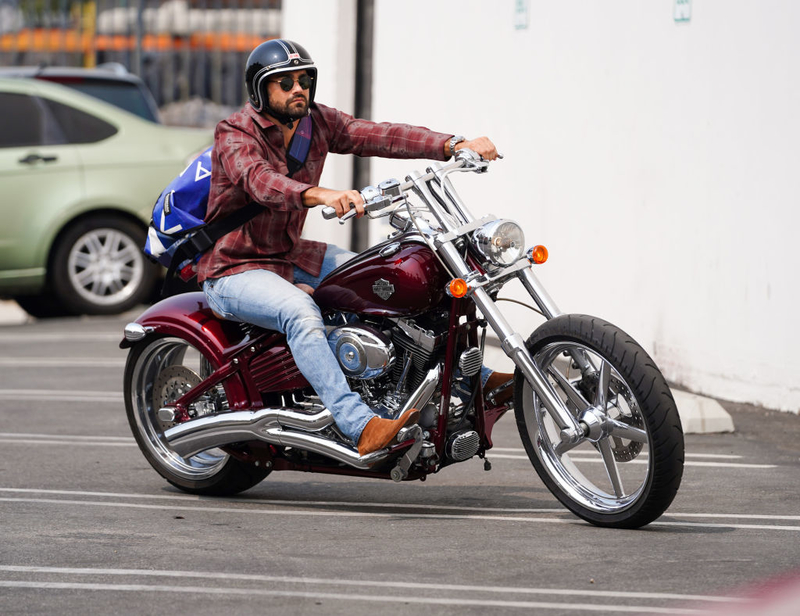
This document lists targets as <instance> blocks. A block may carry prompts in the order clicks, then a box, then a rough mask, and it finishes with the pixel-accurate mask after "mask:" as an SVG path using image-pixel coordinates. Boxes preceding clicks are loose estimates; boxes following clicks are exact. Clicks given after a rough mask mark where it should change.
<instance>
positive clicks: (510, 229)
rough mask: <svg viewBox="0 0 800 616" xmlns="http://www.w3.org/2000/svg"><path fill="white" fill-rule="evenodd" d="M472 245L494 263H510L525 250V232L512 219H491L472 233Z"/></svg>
mask: <svg viewBox="0 0 800 616" xmlns="http://www.w3.org/2000/svg"><path fill="white" fill-rule="evenodd" d="M472 245H473V246H474V247H475V250H477V251H478V253H479V254H480V255H482V256H483V257H485V258H486V259H488V260H489V261H491V262H492V263H494V264H495V265H501V266H503V265H511V264H512V263H515V262H516V261H517V260H518V259H519V258H520V257H521V256H522V255H523V254H524V252H525V234H524V233H523V232H522V228H521V227H520V226H519V225H518V224H517V223H515V222H514V221H513V220H503V219H500V220H493V221H492V222H490V223H487V224H485V225H483V226H482V227H480V228H479V229H477V230H476V231H475V233H473V234H472Z"/></svg>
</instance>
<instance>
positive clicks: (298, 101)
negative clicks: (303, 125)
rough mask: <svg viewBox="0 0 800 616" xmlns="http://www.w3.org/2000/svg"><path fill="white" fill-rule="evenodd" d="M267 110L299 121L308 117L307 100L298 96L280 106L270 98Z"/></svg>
mask: <svg viewBox="0 0 800 616" xmlns="http://www.w3.org/2000/svg"><path fill="white" fill-rule="evenodd" d="M269 108H270V109H271V110H272V111H274V112H275V113H278V114H281V115H284V116H287V117H289V118H292V119H294V120H299V119H300V118H303V117H305V116H306V115H308V99H307V98H306V97H305V96H303V95H302V94H300V95H297V96H295V97H294V98H292V99H289V100H288V101H287V102H285V103H284V104H282V105H281V104H279V103H277V102H275V101H274V100H272V98H270V101H269Z"/></svg>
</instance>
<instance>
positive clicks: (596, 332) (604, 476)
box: [514, 315, 684, 528]
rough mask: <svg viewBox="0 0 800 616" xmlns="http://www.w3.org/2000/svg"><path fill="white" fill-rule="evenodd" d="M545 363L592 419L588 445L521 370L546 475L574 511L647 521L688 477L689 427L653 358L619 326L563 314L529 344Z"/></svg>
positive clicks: (524, 410) (535, 454)
mask: <svg viewBox="0 0 800 616" xmlns="http://www.w3.org/2000/svg"><path fill="white" fill-rule="evenodd" d="M527 346H528V349H529V351H530V353H531V355H532V357H533V359H534V361H535V362H536V364H537V365H538V367H539V369H540V370H542V372H543V373H544V374H545V375H546V376H547V378H548V380H549V382H550V384H551V385H552V386H553V388H554V390H555V391H556V393H557V394H558V396H559V397H560V398H561V400H562V401H563V402H564V403H565V404H566V406H567V407H568V408H569V409H570V412H571V413H572V414H573V415H574V416H575V417H576V418H577V419H578V420H579V421H581V422H582V423H583V424H584V425H585V426H587V427H588V432H589V433H588V435H587V436H586V437H585V438H583V439H582V440H581V441H580V442H578V443H562V441H561V437H560V430H559V428H558V427H557V426H556V424H555V422H554V421H553V419H552V418H551V416H550V414H549V413H548V412H547V411H546V410H545V408H544V406H543V404H542V401H541V400H540V398H539V396H538V395H537V394H536V392H534V391H533V388H532V387H531V386H530V384H529V383H528V382H527V381H526V380H525V378H524V377H523V376H522V374H521V372H520V371H519V370H517V373H516V376H515V379H516V381H515V392H514V395H515V401H514V406H515V414H516V419H517V426H518V428H519V432H520V436H521V437H522V441H523V444H524V445H525V450H526V452H527V453H528V457H529V458H530V460H531V463H532V464H533V466H534V468H535V469H536V472H537V473H538V474H539V476H540V477H541V479H542V481H544V483H545V485H547V487H548V488H549V489H550V491H551V492H552V493H553V494H554V495H555V496H556V498H558V500H560V501H561V502H562V503H563V504H564V505H565V506H566V507H567V508H568V509H570V510H571V511H572V512H574V513H575V514H576V515H578V516H580V517H581V518H583V519H584V520H587V521H589V522H591V523H593V524H597V525H599V526H609V527H618V528H638V527H640V526H644V525H645V524H649V523H650V522H652V521H653V520H655V519H656V518H658V517H659V516H660V515H661V514H662V513H663V512H664V511H665V510H666V509H667V508H668V507H669V505H670V503H672V500H673V498H674V497H675V494H676V492H677V490H678V486H679V485H680V481H681V477H682V474H683V457H684V450H683V432H682V429H681V423H680V418H679V417H678V411H677V409H676V407H675V402H674V400H673V398H672V393H671V392H670V390H669V387H668V386H667V383H666V381H665V380H664V377H663V376H662V375H661V373H660V372H659V370H658V368H656V366H655V363H654V362H653V360H652V359H651V358H650V357H649V356H648V354H647V353H646V352H645V351H644V349H642V348H641V347H640V346H639V345H638V344H637V343H636V342H635V341H634V340H632V339H631V338H630V336H628V335H627V334H625V332H623V331H622V330H620V329H619V328H617V327H615V326H614V325H611V324H610V323H607V322H606V321H603V320H601V319H597V318H594V317H589V316H585V315H563V316H560V317H557V318H555V319H552V320H550V321H548V322H547V323H545V324H543V325H542V326H541V327H539V328H538V329H537V330H536V331H535V332H534V333H533V334H532V335H531V337H530V338H529V339H528V341H527Z"/></svg>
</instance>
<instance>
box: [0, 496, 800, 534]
mask: <svg viewBox="0 0 800 616" xmlns="http://www.w3.org/2000/svg"><path fill="white" fill-rule="evenodd" d="M0 502H8V503H37V504H45V505H60V506H64V505H74V506H79V507H119V508H127V509H153V510H161V511H164V510H168V511H181V512H187V511H198V512H204V513H212V512H213V513H234V514H246V515H248V514H256V515H281V516H309V517H321V516H328V517H339V518H348V517H352V518H404V519H417V520H480V521H497V522H530V523H541V524H580V525H582V524H585V523H584V522H581V521H579V520H578V519H575V518H569V519H567V518H534V517H530V516H502V515H470V514H445V513H408V512H404V511H397V512H393V513H380V512H374V511H338V510H330V509H327V510H324V511H316V510H289V509H251V508H234V507H219V506H217V507H198V506H186V505H178V504H175V505H151V504H143V503H121V502H110V501H78V500H60V499H52V498H10V497H0ZM206 502H208V501H206ZM228 502H230V501H228ZM237 502H240V503H242V504H245V503H246V501H237ZM346 504H347V503H340V505H346ZM350 506H364V504H363V503H352V504H350ZM453 509H460V508H459V507H454V508H453ZM650 525H651V526H677V527H693V528H733V529H741V530H778V531H793V532H800V526H787V525H781V524H774V525H768V524H715V523H710V522H709V523H705V522H681V521H674V522H672V521H665V522H662V521H656V522H651V524H650Z"/></svg>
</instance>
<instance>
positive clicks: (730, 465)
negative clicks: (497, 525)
mask: <svg viewBox="0 0 800 616" xmlns="http://www.w3.org/2000/svg"><path fill="white" fill-rule="evenodd" d="M591 455H592V454H591V453H586V454H582V455H576V454H572V455H571V456H570V457H571V458H572V460H573V461H575V462H593V463H597V464H603V459H602V458H600V457H587V456H591ZM486 457H487V458H491V459H495V458H497V459H507V460H526V461H528V456H514V455H508V454H502V453H501V454H492V452H491V451H487V452H486ZM625 464H647V460H638V459H637V460H631V461H630V462H625ZM683 464H684V466H713V467H715V468H761V469H764V468H777V465H775V464H742V463H739V462H693V461H690V460H687V461H686V462H684V463H683Z"/></svg>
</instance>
